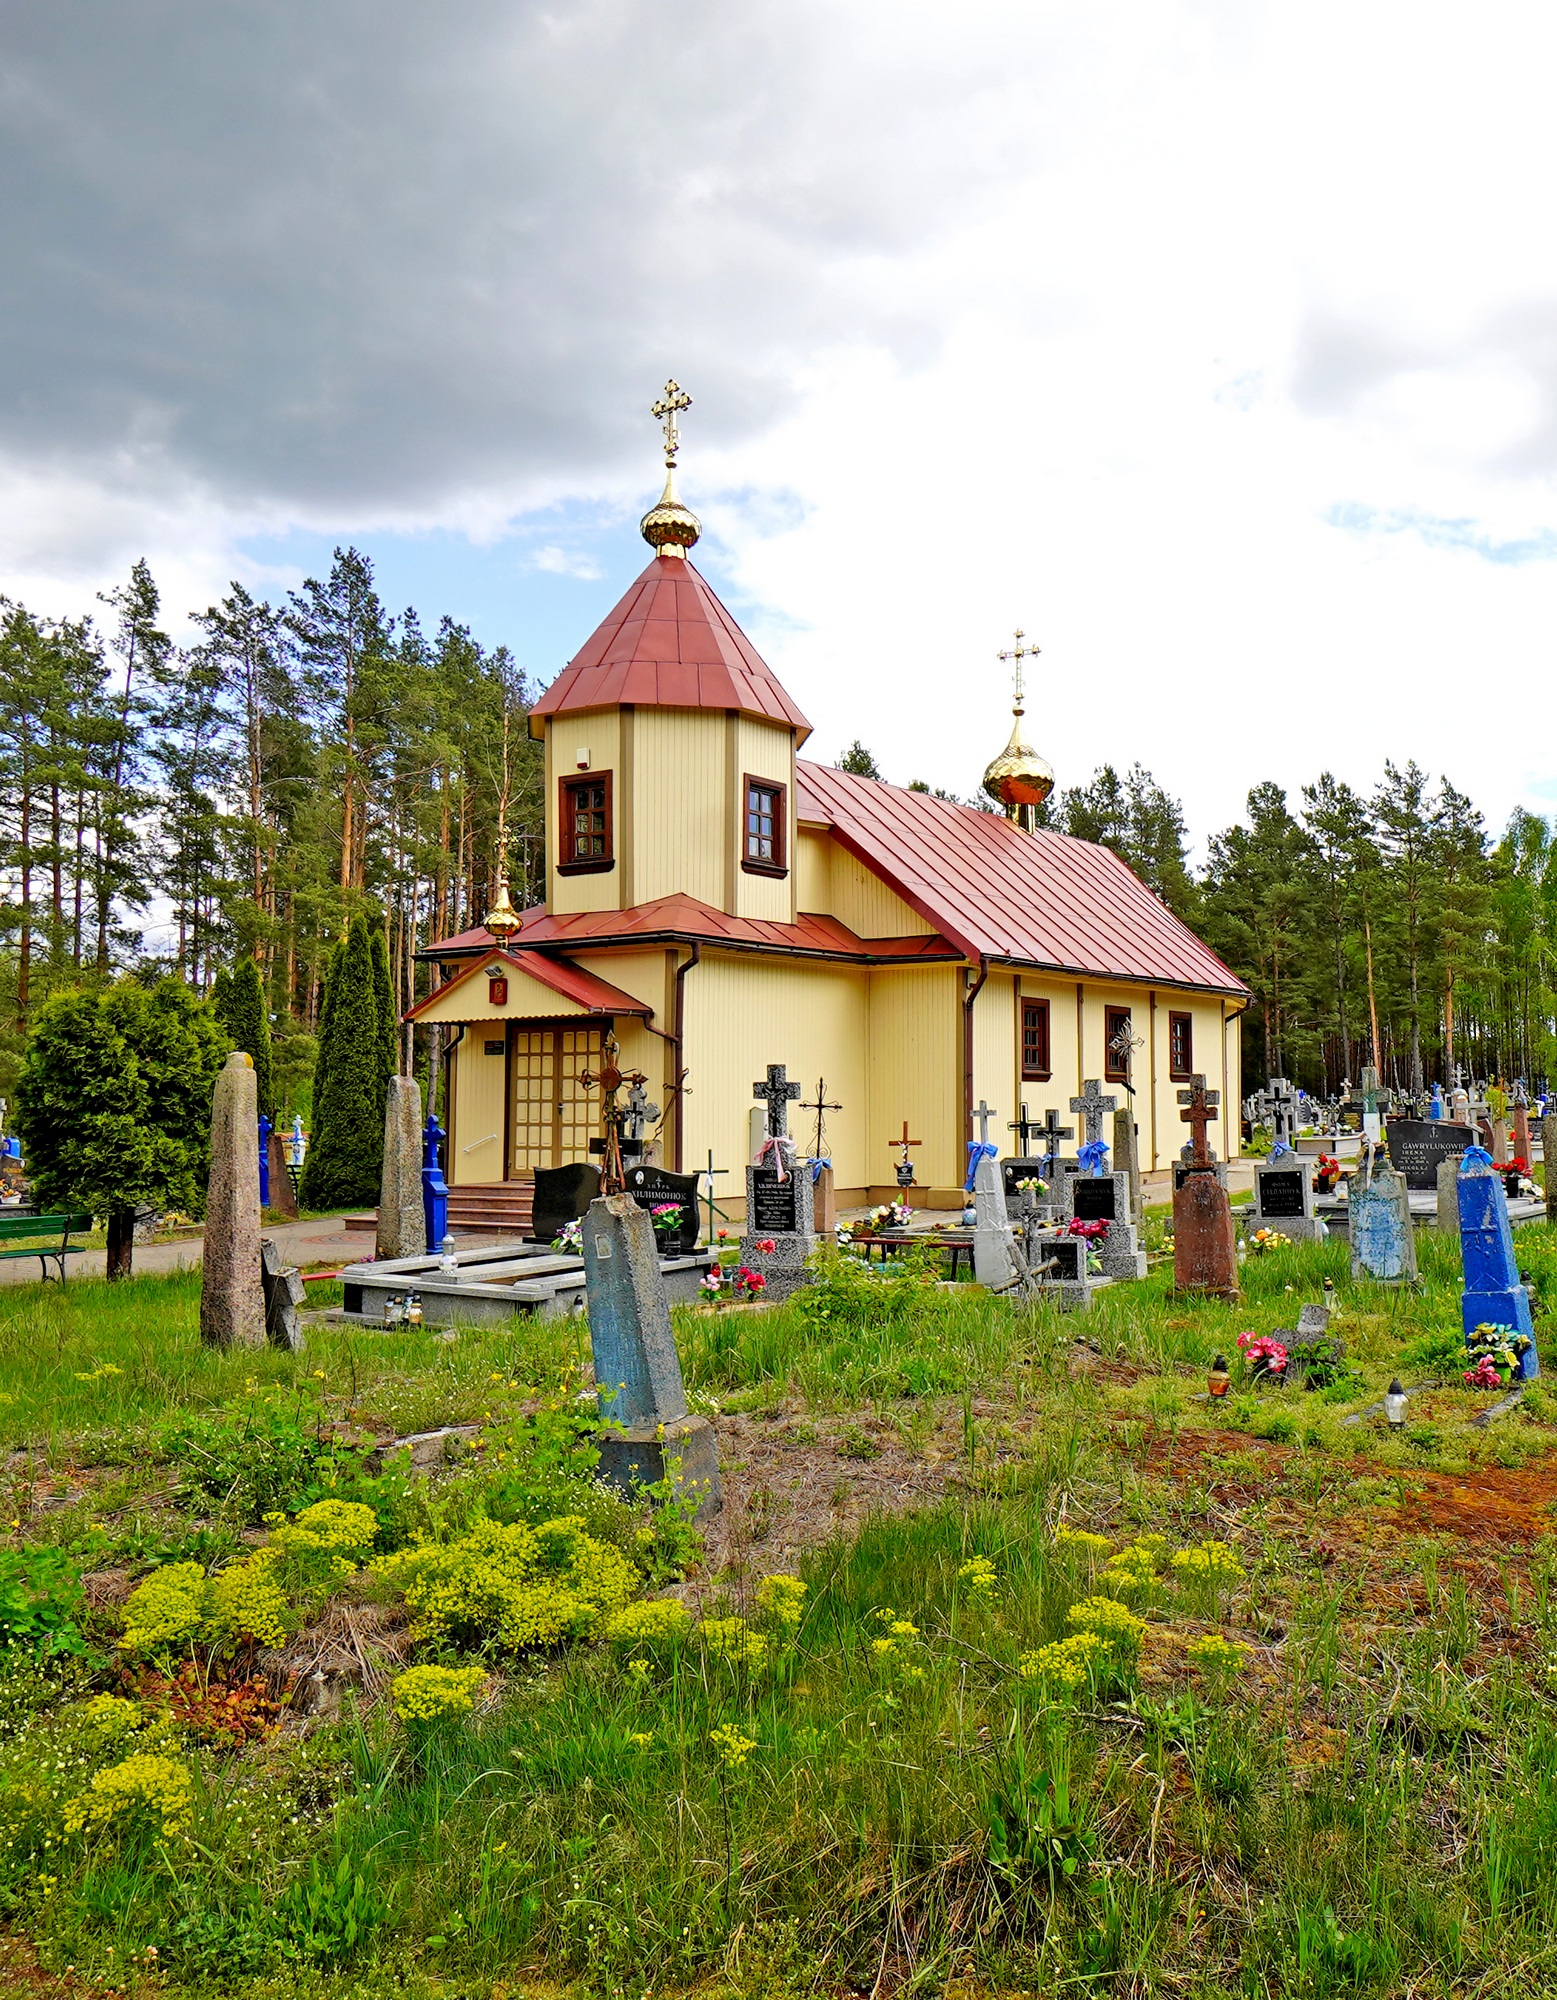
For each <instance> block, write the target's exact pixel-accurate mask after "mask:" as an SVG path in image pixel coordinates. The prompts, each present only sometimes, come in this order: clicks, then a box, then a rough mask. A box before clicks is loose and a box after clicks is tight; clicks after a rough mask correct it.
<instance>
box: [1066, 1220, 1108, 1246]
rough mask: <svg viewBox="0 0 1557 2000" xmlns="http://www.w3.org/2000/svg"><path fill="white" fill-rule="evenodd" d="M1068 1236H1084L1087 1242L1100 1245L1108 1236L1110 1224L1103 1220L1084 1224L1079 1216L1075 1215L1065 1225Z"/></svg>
mask: <svg viewBox="0 0 1557 2000" xmlns="http://www.w3.org/2000/svg"><path fill="white" fill-rule="evenodd" d="M1065 1233H1066V1235H1067V1236H1084V1237H1085V1238H1086V1240H1087V1242H1088V1243H1089V1244H1090V1243H1100V1242H1101V1241H1102V1240H1103V1238H1104V1237H1105V1236H1106V1235H1107V1234H1108V1224H1107V1223H1106V1222H1104V1221H1102V1220H1099V1221H1097V1222H1083V1221H1082V1219H1081V1217H1080V1216H1079V1215H1073V1216H1072V1217H1071V1219H1070V1221H1069V1222H1068V1223H1067V1224H1066V1225H1065Z"/></svg>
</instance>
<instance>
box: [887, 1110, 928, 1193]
mask: <svg viewBox="0 0 1557 2000" xmlns="http://www.w3.org/2000/svg"><path fill="white" fill-rule="evenodd" d="M892 1143H893V1145H894V1146H901V1147H902V1149H903V1157H902V1159H901V1160H899V1162H898V1167H897V1184H898V1186H899V1187H912V1186H913V1184H914V1163H913V1161H912V1160H911V1159H910V1158H909V1157H908V1149H909V1147H910V1146H922V1145H923V1144H924V1141H923V1139H910V1138H909V1136H908V1120H907V1119H906V1118H905V1119H904V1120H903V1136H902V1138H901V1139H894V1140H893V1141H892Z"/></svg>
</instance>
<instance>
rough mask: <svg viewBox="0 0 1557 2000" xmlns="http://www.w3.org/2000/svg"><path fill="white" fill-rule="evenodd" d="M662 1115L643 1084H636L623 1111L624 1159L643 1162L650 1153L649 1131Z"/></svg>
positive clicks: (622, 1145)
mask: <svg viewBox="0 0 1557 2000" xmlns="http://www.w3.org/2000/svg"><path fill="white" fill-rule="evenodd" d="M659 1115H660V1107H659V1106H658V1105H657V1104H651V1103H650V1102H649V1098H648V1093H647V1091H645V1089H644V1087H643V1085H642V1084H641V1083H635V1084H634V1085H633V1086H632V1088H631V1090H629V1091H628V1093H627V1102H626V1104H625V1105H624V1106H623V1109H622V1134H621V1147H622V1158H623V1160H624V1161H626V1160H641V1159H643V1158H644V1157H645V1155H646V1154H647V1152H648V1138H647V1134H648V1129H649V1127H650V1125H651V1124H653V1122H654V1121H655V1119H657V1118H658V1117H659Z"/></svg>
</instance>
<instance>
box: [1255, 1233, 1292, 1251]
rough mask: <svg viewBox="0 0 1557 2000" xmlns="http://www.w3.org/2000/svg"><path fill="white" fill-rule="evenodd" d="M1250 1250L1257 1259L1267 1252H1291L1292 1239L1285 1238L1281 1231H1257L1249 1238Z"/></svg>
mask: <svg viewBox="0 0 1557 2000" xmlns="http://www.w3.org/2000/svg"><path fill="white" fill-rule="evenodd" d="M1249 1248H1250V1249H1251V1250H1252V1251H1253V1252H1254V1254H1255V1256H1256V1257H1260V1256H1263V1255H1264V1254H1265V1252H1266V1251H1267V1250H1290V1249H1291V1248H1292V1238H1291V1237H1290V1236H1283V1235H1282V1233H1281V1231H1280V1230H1279V1229H1256V1230H1255V1232H1254V1234H1253V1235H1252V1236H1251V1237H1250V1238H1249Z"/></svg>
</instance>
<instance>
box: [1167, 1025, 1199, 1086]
mask: <svg viewBox="0 0 1557 2000" xmlns="http://www.w3.org/2000/svg"><path fill="white" fill-rule="evenodd" d="M1168 1074H1169V1076H1170V1077H1172V1079H1173V1081H1174V1082H1175V1083H1184V1082H1187V1081H1188V1079H1189V1078H1190V1077H1192V1076H1193V1075H1194V1074H1195V1017H1194V1015H1193V1014H1170V1015H1169V1016H1168Z"/></svg>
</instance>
